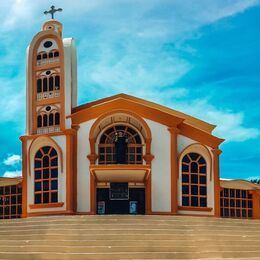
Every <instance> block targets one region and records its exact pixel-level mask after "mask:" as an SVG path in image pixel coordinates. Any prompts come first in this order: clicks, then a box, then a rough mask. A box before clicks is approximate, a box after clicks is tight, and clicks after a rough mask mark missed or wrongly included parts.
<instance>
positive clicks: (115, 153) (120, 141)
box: [98, 125, 143, 164]
mask: <svg viewBox="0 0 260 260" xmlns="http://www.w3.org/2000/svg"><path fill="white" fill-rule="evenodd" d="M98 147H99V164H142V163H143V144H142V139H141V137H140V135H139V133H138V132H137V131H136V130H134V129H133V128H131V127H129V126H127V125H114V126H112V127H110V128H108V129H107V130H106V131H105V132H104V133H103V134H102V136H101V137H100V142H99V146H98Z"/></svg>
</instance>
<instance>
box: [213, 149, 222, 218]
mask: <svg viewBox="0 0 260 260" xmlns="http://www.w3.org/2000/svg"><path fill="white" fill-rule="evenodd" d="M211 151H212V154H213V174H214V212H215V217H220V179H219V155H220V154H221V153H222V151H221V150H219V149H218V148H216V149H212V150H211Z"/></svg>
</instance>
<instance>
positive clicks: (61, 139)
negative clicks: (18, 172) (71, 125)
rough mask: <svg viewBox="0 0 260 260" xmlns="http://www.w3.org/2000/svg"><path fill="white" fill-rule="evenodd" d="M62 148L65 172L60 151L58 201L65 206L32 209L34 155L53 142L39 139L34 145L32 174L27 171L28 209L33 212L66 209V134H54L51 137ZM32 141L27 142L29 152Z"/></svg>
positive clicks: (31, 162) (31, 158)
mask: <svg viewBox="0 0 260 260" xmlns="http://www.w3.org/2000/svg"><path fill="white" fill-rule="evenodd" d="M51 138H52V139H53V140H54V141H55V142H56V143H57V144H58V145H59V147H60V148H61V150H62V153H63V172H61V155H60V154H59V151H58V150H57V153H58V169H59V172H58V202H64V205H63V207H58V208H43V209H30V207H29V205H30V204H34V156H35V154H36V152H37V151H38V149H39V148H40V147H42V146H47V145H50V146H52V144H51V143H42V142H41V141H40V139H39V144H37V143H36V144H35V146H33V147H32V148H33V149H32V151H31V155H30V168H31V176H29V173H27V201H28V205H27V211H28V212H29V213H32V212H42V211H44V212H46V211H62V210H65V209H66V136H53V137H51ZM30 144H31V141H28V142H27V154H29V147H30Z"/></svg>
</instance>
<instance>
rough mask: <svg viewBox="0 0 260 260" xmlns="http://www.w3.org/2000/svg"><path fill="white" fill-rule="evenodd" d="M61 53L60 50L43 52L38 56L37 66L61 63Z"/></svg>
mask: <svg viewBox="0 0 260 260" xmlns="http://www.w3.org/2000/svg"><path fill="white" fill-rule="evenodd" d="M59 56H60V53H59V51H58V50H56V49H54V50H51V51H49V52H41V53H39V54H37V56H36V60H37V66H41V65H45V64H49V63H54V62H59V61H60V59H59Z"/></svg>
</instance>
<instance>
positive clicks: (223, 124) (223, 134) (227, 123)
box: [167, 99, 260, 142]
mask: <svg viewBox="0 0 260 260" xmlns="http://www.w3.org/2000/svg"><path fill="white" fill-rule="evenodd" d="M167 105H169V106H171V107H173V108H174V109H177V110H180V111H182V112H185V113H187V114H190V115H192V116H194V117H197V118H200V119H202V120H204V121H206V122H209V123H212V124H214V125H217V127H216V129H215V130H214V134H216V135H217V136H219V137H220V138H224V139H226V142H230V141H234V142H243V141H246V140H249V139H254V138H259V137H260V129H258V128H253V127H246V126H244V113H243V112H233V111H230V110H224V109H219V108H217V107H215V106H213V105H211V104H210V103H209V101H208V100H207V99H196V100H192V101H189V102H182V101H177V102H173V103H172V104H169V103H168V104H167Z"/></svg>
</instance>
